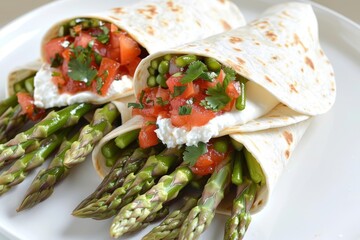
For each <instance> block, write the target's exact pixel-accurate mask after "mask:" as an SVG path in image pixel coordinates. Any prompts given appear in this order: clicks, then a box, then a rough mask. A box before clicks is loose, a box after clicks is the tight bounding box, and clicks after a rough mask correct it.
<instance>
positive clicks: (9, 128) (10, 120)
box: [0, 105, 28, 143]
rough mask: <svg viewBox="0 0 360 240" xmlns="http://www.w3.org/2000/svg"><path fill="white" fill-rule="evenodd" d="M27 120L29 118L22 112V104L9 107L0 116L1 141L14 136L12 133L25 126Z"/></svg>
mask: <svg viewBox="0 0 360 240" xmlns="http://www.w3.org/2000/svg"><path fill="white" fill-rule="evenodd" d="M27 121H28V118H27V116H26V115H25V114H23V113H22V109H21V107H20V105H16V106H14V107H9V108H8V109H7V110H6V111H5V112H4V113H3V114H2V115H1V117H0V143H4V142H6V141H7V138H9V137H13V136H12V133H13V132H15V131H16V130H17V129H19V128H21V127H22V126H24V125H25V123H26V122H27Z"/></svg>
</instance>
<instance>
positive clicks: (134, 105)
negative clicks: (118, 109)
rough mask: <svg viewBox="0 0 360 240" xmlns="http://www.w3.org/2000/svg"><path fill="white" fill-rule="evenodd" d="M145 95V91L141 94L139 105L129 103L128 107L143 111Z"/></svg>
mask: <svg viewBox="0 0 360 240" xmlns="http://www.w3.org/2000/svg"><path fill="white" fill-rule="evenodd" d="M144 95H145V91H144V90H143V91H141V93H140V99H139V103H128V107H133V108H138V109H143V108H144V104H143V99H144Z"/></svg>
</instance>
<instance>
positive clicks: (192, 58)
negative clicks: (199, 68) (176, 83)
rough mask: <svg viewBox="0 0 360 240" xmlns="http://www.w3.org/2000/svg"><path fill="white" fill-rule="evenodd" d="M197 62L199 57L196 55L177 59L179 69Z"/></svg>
mask: <svg viewBox="0 0 360 240" xmlns="http://www.w3.org/2000/svg"><path fill="white" fill-rule="evenodd" d="M196 60H197V57H196V56H195V55H183V56H180V57H177V58H176V59H175V64H176V66H178V67H185V66H187V65H189V64H190V63H192V62H195V61H196Z"/></svg>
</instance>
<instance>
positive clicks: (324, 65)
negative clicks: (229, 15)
mask: <svg viewBox="0 0 360 240" xmlns="http://www.w3.org/2000/svg"><path fill="white" fill-rule="evenodd" d="M168 53H171V54H196V55H200V56H210V57H213V58H215V59H217V60H218V61H220V62H221V63H222V64H224V65H226V66H229V67H232V68H233V69H234V70H236V72H237V73H238V74H240V75H242V76H244V77H246V78H247V79H249V80H250V82H252V83H253V84H257V85H258V87H259V90H261V91H263V90H265V91H267V92H269V93H270V94H271V95H273V96H274V97H275V98H276V99H277V100H278V101H279V103H278V104H277V105H276V106H275V107H273V108H272V109H271V110H270V111H268V112H265V111H264V112H263V113H262V115H261V117H257V118H254V119H252V120H249V121H247V122H246V123H244V124H241V125H234V126H231V127H229V128H226V129H224V130H223V131H222V132H220V133H219V135H218V136H221V135H229V136H230V137H231V138H233V139H234V140H235V141H237V142H239V143H241V144H243V145H244V147H245V148H246V149H247V150H248V151H249V152H250V153H251V154H252V155H253V156H254V157H255V159H256V160H257V161H258V162H259V164H260V166H261V168H262V170H263V172H264V175H265V178H266V183H265V184H264V185H263V186H262V187H261V189H260V190H259V191H258V193H257V196H256V199H255V204H254V206H253V208H252V212H253V213H255V212H258V211H259V210H261V209H262V208H263V207H264V206H265V204H266V203H267V202H268V200H269V197H270V194H271V192H272V191H273V189H274V186H275V184H276V181H277V180H278V178H279V176H281V173H282V171H284V169H285V166H286V164H287V163H288V162H289V159H290V157H291V154H292V153H293V151H294V149H295V147H296V145H297V144H298V143H299V141H300V139H301V137H302V136H303V134H304V132H305V131H306V129H307V127H308V126H309V124H310V122H311V120H312V118H313V116H315V115H318V114H322V113H324V112H326V111H328V110H329V109H330V107H331V106H332V105H333V103H334V101H335V95H336V89H335V88H336V87H335V80H334V73H333V69H332V66H331V64H330V63H329V61H328V59H327V57H326V56H325V54H324V52H323V51H322V49H321V47H320V44H319V39H318V29H317V21H316V17H315V15H314V12H313V10H312V8H311V6H310V5H309V4H303V3H287V4H281V5H277V6H275V7H273V8H270V9H269V10H267V11H266V12H265V13H264V14H263V16H262V17H261V18H259V19H257V20H255V21H254V22H252V23H250V24H249V25H247V26H245V27H242V28H238V29H235V30H232V31H229V32H226V33H224V34H220V35H217V36H214V37H210V38H208V39H205V40H201V41H197V42H194V43H190V44H185V45H183V46H181V47H176V48H174V49H172V50H169V51H166V52H160V53H156V54H153V55H151V56H149V57H148V58H146V59H144V60H143V61H142V62H141V63H140V66H139V67H138V70H137V72H136V73H135V77H134V81H135V91H136V93H137V94H139V93H140V92H141V90H142V89H144V88H145V87H146V81H145V79H146V78H147V76H148V75H147V70H146V69H147V66H148V65H149V62H150V61H151V60H152V59H154V58H157V57H159V56H163V55H165V54H168ZM259 95H262V94H259ZM264 104H266V102H265V103H264ZM128 123H129V125H124V126H121V127H119V128H118V129H115V130H114V131H113V132H111V133H110V134H109V135H108V136H107V137H105V139H103V140H104V141H101V142H100V144H99V145H98V146H97V147H96V148H97V149H96V150H95V151H94V152H93V161H94V166H95V167H96V168H97V170H98V172H99V174H100V175H103V174H105V173H106V172H107V171H108V169H106V168H103V165H101V163H100V162H101V161H103V160H101V158H99V156H100V155H101V151H100V150H101V147H102V146H103V144H105V143H106V142H107V141H109V140H110V139H113V138H115V137H116V136H118V135H119V134H122V133H125V132H127V131H129V130H127V128H131V129H134V128H140V127H141V126H142V120H141V117H139V116H136V117H134V118H133V119H131V120H130V121H129V122H128ZM225 200H226V199H225ZM227 200H228V201H224V202H223V203H222V204H221V206H219V212H222V213H229V211H230V208H229V206H231V201H229V198H228V199H227ZM229 203H230V204H229ZM227 204H228V205H227Z"/></svg>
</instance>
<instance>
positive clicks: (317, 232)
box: [0, 0, 360, 240]
mask: <svg viewBox="0 0 360 240" xmlns="http://www.w3.org/2000/svg"><path fill="white" fill-rule="evenodd" d="M119 2H120V1H119ZM131 2H134V1H131V0H123V1H122V2H121V3H117V1H113V0H106V1H105V0H102V1H101V4H100V1H98V0H62V1H56V2H53V3H51V4H49V5H46V6H44V7H42V8H39V9H37V10H35V11H32V12H30V13H29V14H27V15H24V16H23V17H21V18H19V19H18V20H16V21H14V22H12V23H11V24H9V25H7V26H6V27H4V28H3V29H2V30H1V31H0V67H1V71H0V79H1V80H0V81H2V82H1V86H3V88H2V89H1V92H0V97H1V98H3V97H4V86H5V79H6V77H7V74H8V73H9V71H10V70H11V69H14V68H15V67H17V66H21V65H22V64H25V63H26V62H29V61H31V60H33V59H35V58H38V57H39V45H40V39H41V36H42V35H43V34H44V32H45V31H46V29H47V28H49V27H50V26H51V25H52V23H54V22H56V21H57V20H60V19H62V18H66V17H68V16H73V15H76V14H81V13H87V12H94V11H100V10H104V9H107V8H110V7H113V6H115V5H118V4H119V5H120V4H122V5H123V4H130V3H131ZM235 2H236V3H238V4H239V6H240V7H241V9H242V10H243V12H244V14H245V16H246V17H247V19H248V20H251V19H253V18H255V17H256V15H257V14H259V13H261V12H262V11H263V10H264V9H265V8H267V7H268V6H270V5H272V4H275V3H276V2H278V1H270V0H269V1H265V0H256V1H246V0H237V1H235ZM314 9H315V11H316V15H317V17H318V20H319V24H320V38H321V43H322V46H323V48H324V50H325V52H326V53H327V55H328V56H329V58H330V60H331V62H332V63H333V65H334V68H335V74H336V78H337V86H338V97H337V101H336V104H335V106H334V108H333V109H332V110H331V111H330V112H328V113H327V114H325V115H323V116H320V117H318V118H317V119H316V120H315V122H314V123H313V124H312V126H311V127H310V129H309V130H308V131H307V133H306V135H305V136H304V138H303V140H302V142H301V144H300V146H298V148H297V150H296V151H295V153H294V155H293V157H292V161H291V163H290V164H289V165H288V168H287V170H286V171H285V173H284V174H283V176H282V178H281V179H280V181H279V182H278V184H277V187H276V189H275V192H274V194H273V196H272V198H271V200H270V202H269V204H268V205H267V206H266V208H265V209H264V210H263V211H262V212H261V213H259V214H257V215H255V216H254V217H253V221H252V223H251V225H250V228H249V230H248V233H247V236H246V239H247V240H249V239H326V240H327V239H360V233H359V232H360V231H359V230H358V229H359V228H358V223H359V220H358V219H359V217H358V216H360V205H359V203H360V186H359V184H360V174H359V170H360V157H359V156H360V151H359V148H360V147H359V146H360V137H359V135H360V111H359V110H358V109H359V104H360V94H359V93H360V81H359V76H360V67H359V66H360V54H359V53H360V48H359V44H360V28H359V26H357V25H355V24H354V23H352V22H350V21H349V20H347V19H346V18H344V17H342V16H341V15H339V14H337V13H335V12H332V11H330V10H328V9H325V8H323V7H321V6H319V5H314ZM35 172H36V171H35ZM35 172H34V173H32V174H31V175H30V176H28V178H27V180H26V181H25V182H23V183H22V184H20V185H19V186H17V187H14V188H13V189H12V190H11V191H10V192H8V193H7V194H5V195H4V196H1V197H0V232H2V233H3V234H4V235H5V236H7V237H8V238H10V239H23V240H42V239H44V240H49V239H52V240H62V239H76V240H78V239H87V240H90V239H96V240H97V239H110V238H109V235H108V229H109V225H110V221H95V220H90V219H78V218H74V217H72V216H71V215H70V213H71V211H72V209H73V208H74V207H75V206H76V205H77V203H79V202H80V201H81V200H82V199H83V198H84V197H86V196H87V195H88V194H89V193H91V192H92V190H93V189H94V188H95V187H96V186H97V185H98V183H99V182H100V179H99V178H98V177H97V175H96V173H95V171H94V170H93V168H92V166H91V162H90V161H87V162H86V163H85V164H83V165H81V166H79V167H77V168H76V169H74V170H73V171H72V174H71V175H70V176H69V177H68V178H67V179H66V180H65V181H64V182H62V184H60V185H59V186H58V187H57V188H56V190H55V193H54V194H53V196H51V198H50V199H48V200H46V201H45V202H43V203H41V204H40V205H38V206H36V207H35V208H33V209H30V210H27V211H24V212H21V213H16V211H15V209H16V208H17V206H18V205H19V203H20V201H21V199H22V197H23V195H24V192H25V191H26V189H27V187H28V186H29V184H30V182H31V180H32V179H33V177H34V176H35ZM224 221H225V218H224V217H222V216H217V217H216V219H215V220H214V222H213V223H212V225H211V227H210V228H209V229H208V230H207V231H206V232H205V233H204V235H203V237H202V238H203V239H208V240H210V239H222V233H223V224H224ZM148 230H149V228H148V229H146V231H148ZM142 233H144V232H142ZM0 238H1V236H0ZM139 238H140V235H134V236H133V239H139ZM1 239H2V238H1Z"/></svg>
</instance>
